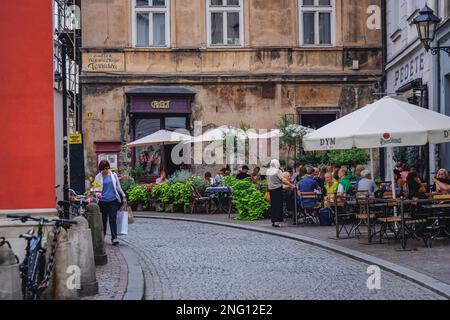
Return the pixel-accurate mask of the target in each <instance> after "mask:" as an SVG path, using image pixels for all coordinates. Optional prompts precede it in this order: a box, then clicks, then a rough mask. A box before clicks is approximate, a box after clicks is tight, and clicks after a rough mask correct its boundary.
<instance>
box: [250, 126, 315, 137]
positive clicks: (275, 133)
mask: <svg viewBox="0 0 450 320" xmlns="http://www.w3.org/2000/svg"><path fill="white" fill-rule="evenodd" d="M287 128H288V130H291V131H295V132H297V133H299V134H301V133H303V134H309V133H312V132H314V131H315V130H314V129H311V128H307V127H304V126H301V125H297V124H291V125H290V126H288V127H287ZM282 135H283V133H282V132H281V130H280V129H275V130H271V131H269V132H267V133H261V134H259V135H258V138H259V139H272V138H279V137H281V136H282Z"/></svg>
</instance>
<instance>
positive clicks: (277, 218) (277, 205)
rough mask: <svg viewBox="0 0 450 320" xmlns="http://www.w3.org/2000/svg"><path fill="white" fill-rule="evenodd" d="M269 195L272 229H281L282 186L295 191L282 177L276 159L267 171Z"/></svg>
mask: <svg viewBox="0 0 450 320" xmlns="http://www.w3.org/2000/svg"><path fill="white" fill-rule="evenodd" d="M267 179H268V180H269V193H270V215H271V218H272V226H273V227H274V228H283V225H282V223H283V184H284V185H287V186H288V187H290V188H292V189H295V186H294V185H293V184H292V183H291V182H290V181H289V179H286V178H285V177H284V176H283V172H282V171H281V170H280V162H279V161H278V160H276V159H274V160H272V161H271V162H270V169H269V170H267Z"/></svg>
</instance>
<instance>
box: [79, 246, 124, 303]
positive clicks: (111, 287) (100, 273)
mask: <svg viewBox="0 0 450 320" xmlns="http://www.w3.org/2000/svg"><path fill="white" fill-rule="evenodd" d="M106 254H107V255H108V264H107V265H104V266H97V268H96V270H95V271H96V276H97V281H98V287H99V293H98V294H97V295H96V296H90V297H84V298H83V299H82V300H122V299H123V296H124V295H125V292H126V290H127V283H128V266H127V263H126V261H125V259H124V257H123V255H122V253H121V252H120V249H119V248H118V247H114V246H112V245H111V243H106Z"/></svg>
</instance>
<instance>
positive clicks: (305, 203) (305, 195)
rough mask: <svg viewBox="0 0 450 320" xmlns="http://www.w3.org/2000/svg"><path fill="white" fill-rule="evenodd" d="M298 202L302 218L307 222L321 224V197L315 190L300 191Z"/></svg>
mask: <svg viewBox="0 0 450 320" xmlns="http://www.w3.org/2000/svg"><path fill="white" fill-rule="evenodd" d="M298 203H299V207H300V212H301V213H302V217H301V219H304V223H305V224H319V210H320V208H321V203H320V199H319V198H318V197H317V194H316V193H315V192H299V194H298Z"/></svg>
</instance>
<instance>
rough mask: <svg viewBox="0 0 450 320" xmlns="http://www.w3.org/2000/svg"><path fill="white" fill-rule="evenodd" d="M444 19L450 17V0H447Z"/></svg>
mask: <svg viewBox="0 0 450 320" xmlns="http://www.w3.org/2000/svg"><path fill="white" fill-rule="evenodd" d="M443 16H444V19H448V18H450V0H445V9H444V15H443Z"/></svg>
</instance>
